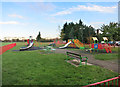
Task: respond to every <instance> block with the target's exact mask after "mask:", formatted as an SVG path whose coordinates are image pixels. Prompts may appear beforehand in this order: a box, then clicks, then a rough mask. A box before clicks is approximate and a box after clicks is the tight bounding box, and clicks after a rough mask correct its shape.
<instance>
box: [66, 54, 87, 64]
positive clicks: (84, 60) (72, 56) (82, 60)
mask: <svg viewBox="0 0 120 87" xmlns="http://www.w3.org/2000/svg"><path fill="white" fill-rule="evenodd" d="M66 54H67V56H68V58H67V60H69V59H70V58H74V59H76V60H78V61H79V60H80V63H79V65H82V62H85V65H87V60H88V58H87V57H85V56H84V57H82V56H81V55H80V54H76V53H73V52H66Z"/></svg>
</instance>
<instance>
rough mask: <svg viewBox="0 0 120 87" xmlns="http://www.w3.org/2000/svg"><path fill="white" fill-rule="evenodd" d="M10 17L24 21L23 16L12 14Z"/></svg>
mask: <svg viewBox="0 0 120 87" xmlns="http://www.w3.org/2000/svg"><path fill="white" fill-rule="evenodd" d="M8 16H9V17H14V18H20V19H23V18H24V17H23V16H21V15H17V14H11V15H8Z"/></svg>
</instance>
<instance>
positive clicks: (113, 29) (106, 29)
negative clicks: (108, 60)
mask: <svg viewBox="0 0 120 87" xmlns="http://www.w3.org/2000/svg"><path fill="white" fill-rule="evenodd" d="M101 30H102V32H103V34H102V36H106V37H108V39H109V40H113V41H114V40H115V41H116V40H120V36H119V33H118V32H119V31H120V27H119V24H118V23H114V22H110V23H109V25H104V24H103V25H102V27H101Z"/></svg>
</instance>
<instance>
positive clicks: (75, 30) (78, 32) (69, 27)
mask: <svg viewBox="0 0 120 87" xmlns="http://www.w3.org/2000/svg"><path fill="white" fill-rule="evenodd" d="M94 34H95V31H94V28H93V27H92V26H86V25H84V24H83V22H82V21H81V20H79V23H73V22H70V23H67V22H66V23H65V24H64V25H63V29H61V34H60V37H61V39H62V40H66V41H68V39H75V37H76V39H78V40H80V41H83V42H85V43H87V42H88V39H87V38H88V37H91V36H93V35H94ZM89 35H90V36H89Z"/></svg>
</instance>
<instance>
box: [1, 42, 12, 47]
mask: <svg viewBox="0 0 120 87" xmlns="http://www.w3.org/2000/svg"><path fill="white" fill-rule="evenodd" d="M8 44H12V42H2V43H0V46H5V45H8Z"/></svg>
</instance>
